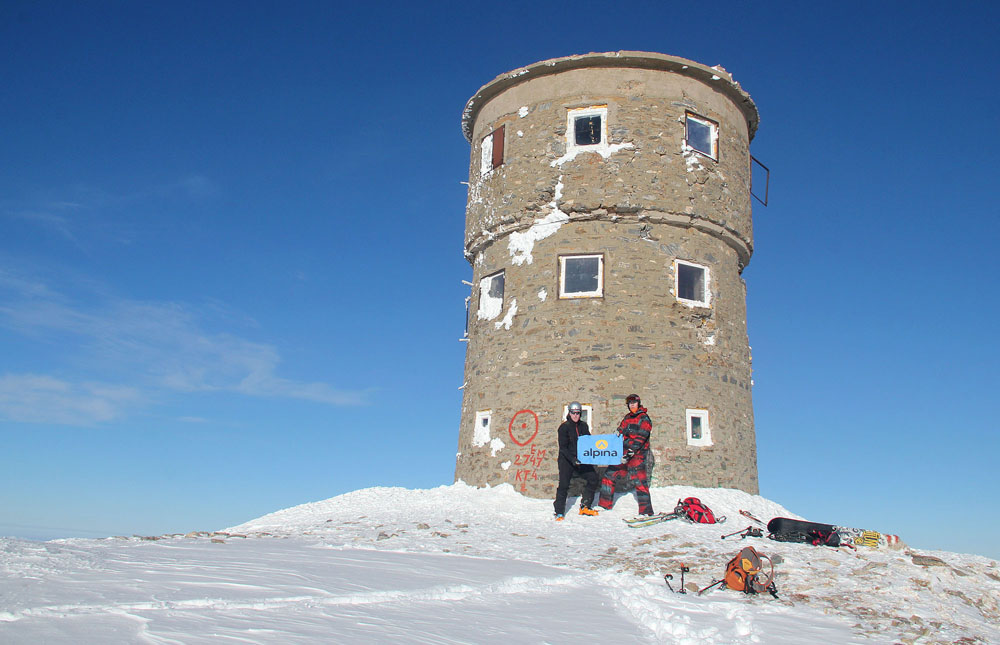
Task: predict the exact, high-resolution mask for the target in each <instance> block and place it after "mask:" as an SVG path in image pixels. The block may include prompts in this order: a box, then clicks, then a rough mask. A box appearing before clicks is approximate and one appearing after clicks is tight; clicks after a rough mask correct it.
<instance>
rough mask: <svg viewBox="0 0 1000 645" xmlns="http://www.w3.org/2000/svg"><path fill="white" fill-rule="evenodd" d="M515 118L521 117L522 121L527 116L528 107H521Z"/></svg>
mask: <svg viewBox="0 0 1000 645" xmlns="http://www.w3.org/2000/svg"><path fill="white" fill-rule="evenodd" d="M517 116H519V117H521V118H522V119H523V118H524V117H526V116H528V106H527V105H522V106H521V109H520V110H518V111H517Z"/></svg>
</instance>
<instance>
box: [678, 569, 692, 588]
mask: <svg viewBox="0 0 1000 645" xmlns="http://www.w3.org/2000/svg"><path fill="white" fill-rule="evenodd" d="M690 570H691V567H688V566H685V565H683V564H682V565H681V590H680V591H678V592H677V593H687V589H685V588H684V574H685V573H687V572H688V571H690Z"/></svg>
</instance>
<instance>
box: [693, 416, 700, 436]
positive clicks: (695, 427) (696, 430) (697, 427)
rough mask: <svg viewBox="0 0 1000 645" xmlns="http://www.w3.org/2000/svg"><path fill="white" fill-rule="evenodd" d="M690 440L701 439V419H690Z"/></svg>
mask: <svg viewBox="0 0 1000 645" xmlns="http://www.w3.org/2000/svg"><path fill="white" fill-rule="evenodd" d="M691 438H692V439H701V417H695V416H692V417H691Z"/></svg>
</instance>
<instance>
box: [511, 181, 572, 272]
mask: <svg viewBox="0 0 1000 645" xmlns="http://www.w3.org/2000/svg"><path fill="white" fill-rule="evenodd" d="M562 188H563V183H562V175H560V176H559V181H558V182H557V183H556V191H555V196H554V197H553V198H552V201H551V202H549V203H548V204H546V205H545V209H546V210H548V211H549V212H548V214H547V215H545V216H544V217H542V218H540V219H536V220H535V222H534V224H532V225H531V227H530V228H528V230H526V231H517V232H514V233H511V234H510V237H509V238H508V240H507V249H508V250H509V251H510V260H511V262H513V263H514V264H517V265H521V264H524V263H525V262H527V263H528V264H531V263H532V261H533V260H534V258H533V257H532V256H531V251H532V249H534V248H535V242H537V241H538V240H544V239H545V238H547V237H548V236H550V235H552V234H553V233H555V232H556V231H558V230H559V227H560V226H562V225H563V224H565V223H566V222H568V221H569V215H567V214H566V213H564V212H562V211H561V210H559V205H558V204H559V199H560V198H561V197H562Z"/></svg>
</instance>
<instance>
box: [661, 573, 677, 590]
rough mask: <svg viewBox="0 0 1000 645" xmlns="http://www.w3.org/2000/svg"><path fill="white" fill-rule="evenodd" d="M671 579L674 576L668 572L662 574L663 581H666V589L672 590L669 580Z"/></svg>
mask: <svg viewBox="0 0 1000 645" xmlns="http://www.w3.org/2000/svg"><path fill="white" fill-rule="evenodd" d="M673 579H674V577H673V576H672V575H670V574H669V573H665V574H663V582H665V583H667V589H669V590H670V591H673V590H674V588H673V587H671V586H670V581H671V580H673Z"/></svg>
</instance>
